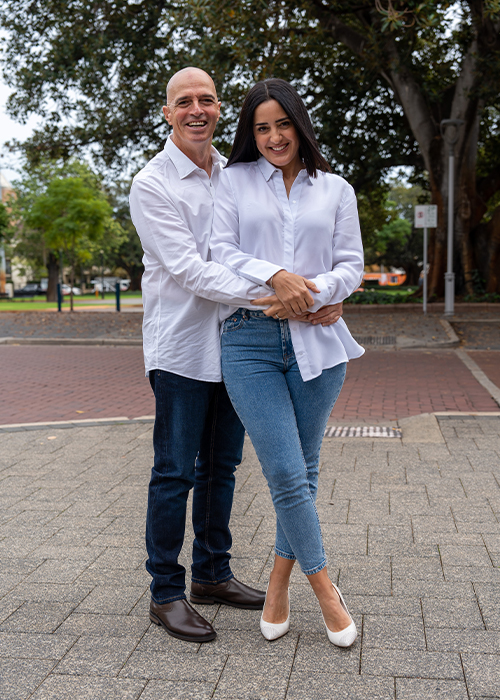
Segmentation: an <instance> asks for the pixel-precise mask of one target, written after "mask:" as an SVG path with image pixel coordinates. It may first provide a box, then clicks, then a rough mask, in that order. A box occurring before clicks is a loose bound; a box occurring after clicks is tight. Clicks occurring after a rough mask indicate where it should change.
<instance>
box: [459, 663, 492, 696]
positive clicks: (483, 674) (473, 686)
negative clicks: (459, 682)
mask: <svg viewBox="0 0 500 700" xmlns="http://www.w3.org/2000/svg"><path fill="white" fill-rule="evenodd" d="M462 660H463V664H464V670H465V678H466V681H467V685H468V688H469V692H470V693H471V694H472V695H473V696H476V697H479V696H481V697H484V696H491V697H498V695H499V691H500V655H498V654H469V653H466V654H462Z"/></svg>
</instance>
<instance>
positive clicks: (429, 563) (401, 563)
mask: <svg viewBox="0 0 500 700" xmlns="http://www.w3.org/2000/svg"><path fill="white" fill-rule="evenodd" d="M436 555H437V556H433V557H415V558H411V559H410V558H409V557H404V556H399V557H397V558H396V557H395V558H394V561H393V563H392V576H393V578H400V579H409V578H410V579H415V580H417V581H421V580H423V581H443V580H444V574H443V569H442V566H441V560H440V558H439V555H438V551H437V549H436Z"/></svg>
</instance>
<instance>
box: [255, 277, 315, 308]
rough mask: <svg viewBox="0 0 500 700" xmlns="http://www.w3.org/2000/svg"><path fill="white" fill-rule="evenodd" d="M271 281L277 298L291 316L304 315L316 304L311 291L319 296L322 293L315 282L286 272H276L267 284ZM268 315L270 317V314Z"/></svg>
mask: <svg viewBox="0 0 500 700" xmlns="http://www.w3.org/2000/svg"><path fill="white" fill-rule="evenodd" d="M271 281H272V287H273V289H274V292H275V294H276V296H277V297H278V299H279V300H280V301H281V303H282V304H283V306H284V307H285V309H286V311H288V312H289V313H291V314H297V315H298V314H301V313H304V311H307V309H308V308H309V307H310V306H312V305H313V304H314V300H313V298H312V296H311V294H310V292H309V290H312V291H313V292H316V293H317V294H318V293H319V291H320V290H319V289H318V288H317V287H316V285H315V284H314V282H311V281H310V280H308V279H306V278H305V277H301V276H300V275H295V274H294V273H293V272H287V271H286V270H280V271H279V272H276V273H275V274H274V275H273V276H272V277H271V278H270V279H269V280H268V281H267V283H268V284H269V283H270V282H271ZM267 315H268V316H269V315H270V314H267Z"/></svg>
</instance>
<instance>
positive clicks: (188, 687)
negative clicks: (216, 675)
mask: <svg viewBox="0 0 500 700" xmlns="http://www.w3.org/2000/svg"><path fill="white" fill-rule="evenodd" d="M213 692H214V684H212V683H197V682H193V681H191V682H189V681H184V682H181V681H175V682H174V681H149V682H148V684H147V686H146V688H145V689H144V692H143V693H142V695H141V700H166V699H167V698H168V700H210V699H211V698H212V697H213Z"/></svg>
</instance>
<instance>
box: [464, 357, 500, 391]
mask: <svg viewBox="0 0 500 700" xmlns="http://www.w3.org/2000/svg"><path fill="white" fill-rule="evenodd" d="M467 354H468V355H469V357H471V358H472V359H473V360H474V362H476V364H478V365H479V367H480V368H481V369H482V370H483V372H484V373H485V374H486V376H487V377H488V379H489V380H490V381H492V382H493V384H496V385H497V386H498V387H499V388H500V352H494V351H491V352H488V351H486V350H467Z"/></svg>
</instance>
